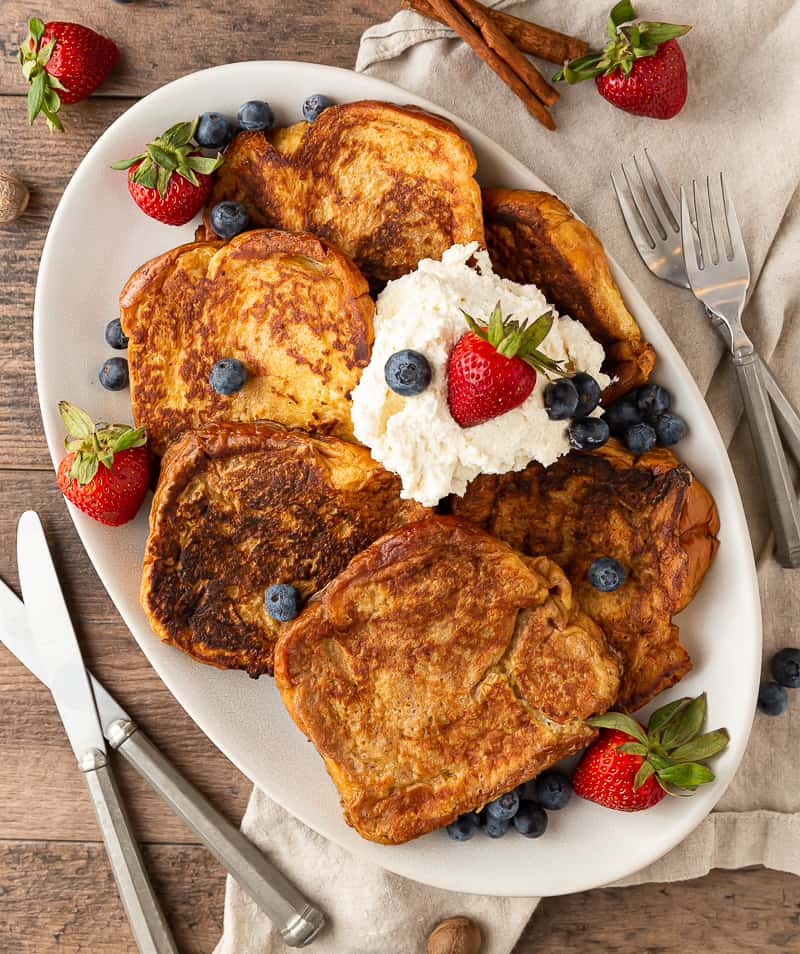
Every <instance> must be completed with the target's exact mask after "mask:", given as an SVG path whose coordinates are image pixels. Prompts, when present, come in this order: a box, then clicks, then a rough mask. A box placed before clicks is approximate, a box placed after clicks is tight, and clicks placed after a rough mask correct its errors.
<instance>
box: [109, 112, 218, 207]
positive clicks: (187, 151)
mask: <svg viewBox="0 0 800 954" xmlns="http://www.w3.org/2000/svg"><path fill="white" fill-rule="evenodd" d="M198 121H199V117H197V118H196V119H194V120H192V122H183V123H176V124H175V125H174V126H170V128H169V129H168V130H167V131H166V132H165V133H162V135H160V136H159V137H158V138H157V139H154V140H153V141H152V142H150V143H148V144H147V147H146V149H145V151H144V152H140V153H139V154H138V155H136V156H133V157H132V158H131V159H123V160H121V161H120V162H114V163H112V165H111V168H112V169H130V167H131V166H134V165H135V166H136V169H135V170H134V171H133V173H132V174H131V180H132V181H133V182H136V183H138V184H139V185H142V186H145V187H146V188H148V189H157V190H158V194H159V196H160V197H161V198H162V199H163V198H164V195H165V194H166V191H167V188H168V187H169V183H170V179H171V178H172V176H173V174H177V175H179V176H181V177H182V178H184V179H186V181H187V182H190V183H191V184H192V185H193V186H199V185H200V182H199V181H198V178H197V175H196V173H198V172H200V173H202V174H203V175H207V176H208V175H211V173H212V172H215V171H216V170H217V169H219V167H220V166H221V165H222V163H223V162H224V157H223V155H222V153H221V152H218V153H217V155H216V156H214V157H211V156H203V155H200V154H198V153H197V150H198V148H199V147H198V146H197V145H196V144H195V143H194V142H193V139H194V134H195V130H196V129H197V123H198Z"/></svg>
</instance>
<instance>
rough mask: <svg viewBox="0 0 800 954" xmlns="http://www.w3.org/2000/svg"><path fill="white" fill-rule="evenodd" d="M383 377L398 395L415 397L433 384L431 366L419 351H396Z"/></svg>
mask: <svg viewBox="0 0 800 954" xmlns="http://www.w3.org/2000/svg"><path fill="white" fill-rule="evenodd" d="M383 376H384V378H385V379H386V384H387V385H388V386H389V387H390V388H391V389H392V390H393V391H394V392H395V393H396V394H400V395H402V396H403V397H413V396H414V395H416V394H421V393H422V392H423V391H424V390H425V388H427V387H428V385H429V384H430V383H431V366H430V365H429V364H428V359H427V358H426V357H425V355H424V354H420V353H419V351H411V350H410V349H405V350H404V351H395V353H394V354H392V355H390V356H389V358H388V360H387V362H386V364H385V365H384V367H383Z"/></svg>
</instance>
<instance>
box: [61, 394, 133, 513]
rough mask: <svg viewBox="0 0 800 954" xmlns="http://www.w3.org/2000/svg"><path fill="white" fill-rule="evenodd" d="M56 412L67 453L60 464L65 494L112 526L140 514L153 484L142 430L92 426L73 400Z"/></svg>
mask: <svg viewBox="0 0 800 954" xmlns="http://www.w3.org/2000/svg"><path fill="white" fill-rule="evenodd" d="M58 411H59V414H60V415H61V420H62V421H63V422H64V427H65V428H66V430H67V437H66V438H65V439H64V446H65V447H66V448H67V451H68V452H69V453H68V454H67V455H66V457H64V459H63V460H62V461H61V463H60V464H59V465H58V486H59V489H60V490H61V493H62V494H64V496H65V497H66V498H67V500H70V501H71V502H72V503H74V504H75V506H76V507H77V508H78V509H79V510H82V511H83V513H85V514H88V515H89V516H90V517H92V518H93V519H94V520H98V521H99V522H100V523H104V524H106V525H107V526H109V527H117V526H119V525H120V524H122V523H127V522H128V521H129V520H132V519H133V518H134V517H135V516H136V512H137V511H138V509H139V507H140V505H141V503H142V501H143V500H144V497H145V494H146V493H147V490H148V488H149V486H150V451H149V449H148V447H147V446H146V444H147V437H146V436H145V432H144V428H142V427H137V428H133V427H128V426H127V425H125V424H104V423H100V424H94V423H93V422H92V419H91V418H90V417H89V415H88V414H87V413H86V412H85V411H82V410H81V409H80V408H78V407H75V405H74V404H69V403H68V402H67V401H61V402H60V403H59V405H58Z"/></svg>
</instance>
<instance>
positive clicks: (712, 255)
mask: <svg viewBox="0 0 800 954" xmlns="http://www.w3.org/2000/svg"><path fill="white" fill-rule="evenodd" d="M706 196H707V198H708V218H709V220H710V222H711V237H712V238H713V240H714V249H713V251H712V250H711V248H709V250H708V256H707V258H708V262H709V264H712V263H713V264H714V265H717V264H719V261H720V259H721V258H725V257H726V255H725V236H724V235H722V236H721V238H722V242H720V236H718V235H717V228H716V225H715V224H714V197H713V196H712V195H711V178H710V177H709V176H706ZM720 246H721V247H722V251H721V252H720Z"/></svg>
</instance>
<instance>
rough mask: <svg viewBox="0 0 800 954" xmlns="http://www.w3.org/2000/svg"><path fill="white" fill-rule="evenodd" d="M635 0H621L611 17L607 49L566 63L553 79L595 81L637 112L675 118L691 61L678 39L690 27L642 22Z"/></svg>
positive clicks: (682, 100) (607, 96)
mask: <svg viewBox="0 0 800 954" xmlns="http://www.w3.org/2000/svg"><path fill="white" fill-rule="evenodd" d="M635 18H636V12H635V11H634V9H633V6H632V4H631V2H630V0H621V2H620V3H618V4H617V5H616V6H615V7H614V8H613V10H612V11H611V14H610V15H609V18H608V24H607V26H606V35H607V36H608V42H607V43H606V45H605V47H604V48H603V50H602V52H600V53H597V52H591V53H586V54H585V55H584V56H579V57H577V58H576V59H574V60H570V62H569V63H566V64H565V65H564V67H563V69H561V70H560V71H559V72H558V73H556V75H555V76H554V77H553V78H554V79H555V80H566V82H567V83H581V82H583V81H584V80H587V79H594V81H595V85H596V86H597V89H598V92H599V93H600V95H601V96H602V97H603V98H604V99H607V100H608V101H609V102H610V103H612V104H613V105H614V106H617V107H618V108H619V109H623V110H625V112H628V113H633V114H634V115H636V116H650V117H651V118H653V119H671V118H672V117H673V116H676V115H677V114H678V113H679V112H680V111H681V109H682V108H683V105H684V103H685V102H686V96H687V93H688V89H689V83H688V76H687V73H686V60H685V59H684V57H683V52H682V50H681V48H680V46H679V45H678V42H677V39H678V37H681V36H683V35H684V34H686V33H688V32H689V30H691V26H686V25H680V24H675V23H655V22H651V21H637V22H633V21H634V20H635Z"/></svg>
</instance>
